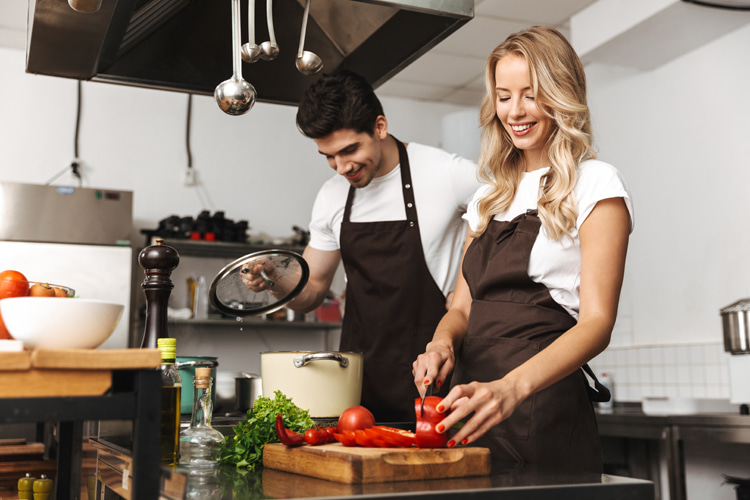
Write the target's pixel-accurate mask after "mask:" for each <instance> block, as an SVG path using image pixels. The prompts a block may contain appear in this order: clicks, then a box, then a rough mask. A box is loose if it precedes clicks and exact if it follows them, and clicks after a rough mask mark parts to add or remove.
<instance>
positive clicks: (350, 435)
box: [333, 431, 357, 446]
mask: <svg viewBox="0 0 750 500" xmlns="http://www.w3.org/2000/svg"><path fill="white" fill-rule="evenodd" d="M333 437H335V438H336V441H338V442H339V443H341V444H343V445H344V446H357V440H356V439H355V438H354V432H352V431H343V432H336V433H334V434H333Z"/></svg>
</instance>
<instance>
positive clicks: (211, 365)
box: [174, 361, 219, 370]
mask: <svg viewBox="0 0 750 500" xmlns="http://www.w3.org/2000/svg"><path fill="white" fill-rule="evenodd" d="M194 366H207V367H209V368H215V367H217V366H219V362H218V361H176V362H175V364H174V367H175V368H177V369H178V370H181V369H183V368H192V367H194Z"/></svg>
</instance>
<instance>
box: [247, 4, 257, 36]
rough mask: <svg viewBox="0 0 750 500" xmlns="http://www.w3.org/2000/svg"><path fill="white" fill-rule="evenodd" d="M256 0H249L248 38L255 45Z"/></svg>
mask: <svg viewBox="0 0 750 500" xmlns="http://www.w3.org/2000/svg"><path fill="white" fill-rule="evenodd" d="M254 20H255V0H247V38H248V41H249V42H250V43H251V44H252V45H255V22H254Z"/></svg>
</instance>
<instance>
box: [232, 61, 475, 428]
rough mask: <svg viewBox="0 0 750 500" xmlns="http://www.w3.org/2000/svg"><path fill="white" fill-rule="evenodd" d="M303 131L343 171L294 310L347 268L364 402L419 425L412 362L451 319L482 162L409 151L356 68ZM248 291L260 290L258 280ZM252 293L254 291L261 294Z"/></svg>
mask: <svg viewBox="0 0 750 500" xmlns="http://www.w3.org/2000/svg"><path fill="white" fill-rule="evenodd" d="M297 126H298V127H299V129H300V130H301V131H302V133H303V134H305V135H306V136H307V137H310V138H311V139H313V140H314V141H315V143H316V144H317V146H318V151H319V152H320V154H322V155H323V156H324V157H325V158H326V160H327V161H328V164H329V166H330V167H331V168H332V169H334V170H335V171H336V173H337V174H338V175H336V176H334V177H333V178H331V179H330V180H329V181H327V182H326V183H325V184H324V185H323V187H322V188H321V189H320V192H319V193H318V196H317V198H316V200H315V205H314V207H313V212H312V221H311V223H310V233H311V234H310V236H311V237H310V243H309V245H308V246H307V248H306V249H305V251H304V255H303V256H304V258H305V260H306V261H307V263H308V265H309V267H310V278H309V281H308V284H307V286H306V287H305V288H304V290H303V291H302V292H301V293H300V295H299V296H298V297H297V298H296V299H295V300H294V301H292V302H291V303H290V304H288V307H290V308H291V309H293V310H295V311H302V312H306V311H310V310H312V309H315V308H316V307H317V306H318V305H320V304H321V302H322V301H323V299H324V298H325V296H326V293H327V292H328V291H329V288H330V286H331V281H332V280H333V277H334V274H335V272H336V270H337V268H338V265H339V262H340V261H341V260H343V263H344V270H345V271H346V278H347V284H346V308H345V311H344V319H343V325H342V333H341V346H340V350H342V351H354V352H363V353H364V379H363V386H362V405H363V406H365V407H366V408H368V409H369V410H370V411H372V412H373V414H374V415H375V418H376V421H378V422H413V421H414V399H415V398H416V397H418V396H419V394H418V392H417V390H416V388H415V387H414V377H413V375H412V373H411V370H412V363H413V362H414V360H415V359H416V357H417V355H418V354H420V353H421V352H423V351H424V348H425V345H426V344H427V343H428V342H429V341H430V340H431V339H432V334H433V333H434V331H435V327H436V326H437V324H438V322H439V321H440V319H441V318H442V317H443V314H445V312H446V296H447V295H448V293H449V292H450V290H452V288H453V286H454V285H455V281H456V276H457V273H458V269H459V267H460V263H461V255H462V250H463V242H464V238H465V226H464V222H463V220H462V219H461V216H462V215H463V213H464V212H465V210H466V206H467V203H468V201H469V200H470V199H471V196H472V195H473V194H474V191H476V189H477V188H478V187H479V183H478V181H477V179H476V165H475V164H474V163H472V162H470V161H468V160H465V159H462V158H459V157H457V156H455V155H451V154H448V153H446V152H444V151H442V150H439V149H437V148H433V147H429V146H423V145H420V144H416V143H411V144H408V147H407V145H406V144H403V143H401V142H399V141H398V140H397V139H396V138H394V137H393V136H391V135H390V134H389V133H388V122H387V120H386V118H385V114H384V113H383V108H382V105H381V103H380V101H379V100H378V98H377V96H376V95H375V93H374V91H373V89H372V87H371V86H370V84H369V83H367V81H366V80H365V79H363V78H362V77H360V76H358V75H356V74H354V73H351V72H340V73H336V74H333V75H325V76H323V77H322V78H321V79H320V80H318V81H317V82H316V83H314V84H313V85H311V86H310V88H308V89H307V91H306V93H305V95H304V97H303V99H302V101H301V103H300V106H299V109H298V112H297ZM246 283H247V284H248V286H251V285H254V286H255V287H258V288H262V287H263V286H264V285H263V282H262V279H260V277H259V276H258V275H257V274H253V273H248V274H247V275H246ZM252 287H253V286H251V288H252Z"/></svg>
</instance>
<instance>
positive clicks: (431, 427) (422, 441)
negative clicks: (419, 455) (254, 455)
mask: <svg viewBox="0 0 750 500" xmlns="http://www.w3.org/2000/svg"><path fill="white" fill-rule="evenodd" d="M442 400H443V398H441V397H438V396H427V397H426V398H425V399H424V412H422V411H421V407H422V398H416V399H415V400H414V410H415V412H416V414H417V432H416V435H417V436H416V437H417V446H418V447H419V448H444V447H445V445H446V444H447V443H448V438H449V437H450V433H449V432H444V433H442V434H441V433H439V432H438V431H437V430H435V426H436V425H437V424H439V423H440V422H441V421H442V420H443V419H444V418H445V417H446V416H448V414H447V413H438V411H437V409H436V407H437V405H438V404H439V403H440V401H442Z"/></svg>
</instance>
